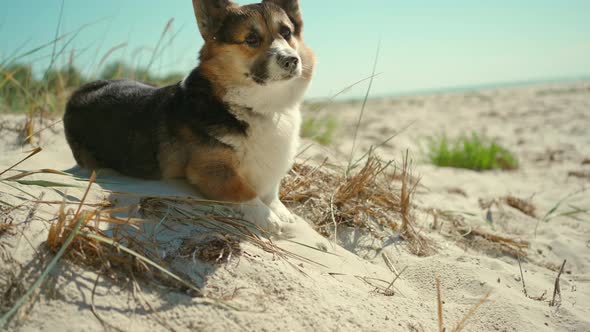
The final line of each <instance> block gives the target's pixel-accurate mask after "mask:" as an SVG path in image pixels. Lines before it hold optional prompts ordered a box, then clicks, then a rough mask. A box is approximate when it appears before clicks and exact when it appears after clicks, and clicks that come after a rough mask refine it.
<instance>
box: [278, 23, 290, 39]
mask: <svg viewBox="0 0 590 332" xmlns="http://www.w3.org/2000/svg"><path fill="white" fill-rule="evenodd" d="M279 33H280V34H281V36H283V38H285V40H287V41H288V40H289V39H291V29H289V28H288V27H286V26H284V25H283V26H282V27H281V30H280V31H279Z"/></svg>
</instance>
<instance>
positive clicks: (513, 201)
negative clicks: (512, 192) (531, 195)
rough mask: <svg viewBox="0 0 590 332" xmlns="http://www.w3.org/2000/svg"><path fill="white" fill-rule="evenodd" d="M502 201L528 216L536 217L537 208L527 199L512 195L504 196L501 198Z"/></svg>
mask: <svg viewBox="0 0 590 332" xmlns="http://www.w3.org/2000/svg"><path fill="white" fill-rule="evenodd" d="M503 200H504V202H506V204H508V205H509V206H511V207H513V208H515V209H517V210H519V211H520V212H522V213H524V214H526V215H527V216H529V217H533V218H537V213H536V211H537V208H536V207H535V206H534V205H533V204H532V203H531V202H530V201H528V200H524V199H522V198H518V197H514V196H506V197H504V198H503Z"/></svg>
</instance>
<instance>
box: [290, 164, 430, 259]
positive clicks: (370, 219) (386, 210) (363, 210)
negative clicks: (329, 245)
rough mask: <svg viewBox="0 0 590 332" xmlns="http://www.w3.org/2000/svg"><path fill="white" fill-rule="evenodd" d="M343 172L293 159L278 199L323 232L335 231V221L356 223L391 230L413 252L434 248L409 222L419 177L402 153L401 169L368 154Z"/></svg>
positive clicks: (378, 234)
mask: <svg viewBox="0 0 590 332" xmlns="http://www.w3.org/2000/svg"><path fill="white" fill-rule="evenodd" d="M345 173H346V172H344V171H341V172H337V171H334V170H331V169H329V168H328V167H326V166H325V164H321V165H319V166H317V167H312V166H309V165H306V164H296V165H295V167H294V168H293V170H292V171H291V172H290V174H289V175H288V176H287V177H286V178H285V179H284V180H283V186H282V190H281V200H282V201H283V202H284V203H285V204H287V205H288V206H289V207H290V208H291V209H292V210H293V211H294V212H296V213H297V214H298V215H300V216H302V217H304V218H305V219H307V220H310V221H312V222H313V224H314V225H315V228H316V229H317V231H318V232H319V233H320V234H322V235H324V236H325V237H328V238H330V237H333V236H334V237H335V236H336V234H338V229H339V228H340V227H353V228H360V229H363V230H366V231H367V232H369V233H370V234H371V235H372V236H374V237H375V238H377V239H383V238H384V237H385V236H386V235H388V234H391V232H396V233H399V234H400V236H401V237H402V238H404V239H405V240H407V243H408V248H409V250H410V251H411V252H412V253H414V254H416V255H419V256H426V255H429V254H431V253H433V252H434V249H433V246H432V245H431V243H430V242H429V241H428V239H427V238H426V237H424V236H423V235H422V234H420V233H419V232H417V231H416V228H415V226H414V224H415V221H414V214H413V208H414V207H413V205H412V197H413V194H414V192H415V190H416V188H417V186H418V183H419V179H417V178H415V177H413V176H412V174H411V171H410V165H409V162H408V158H407V156H406V158H405V159H404V163H403V165H402V167H401V169H400V168H399V167H396V165H394V164H393V163H392V162H384V161H382V160H381V159H379V158H377V157H375V156H369V157H368V158H367V160H366V162H365V164H364V166H363V167H362V168H360V169H358V170H356V171H355V170H353V171H351V172H348V174H347V175H343V174H345Z"/></svg>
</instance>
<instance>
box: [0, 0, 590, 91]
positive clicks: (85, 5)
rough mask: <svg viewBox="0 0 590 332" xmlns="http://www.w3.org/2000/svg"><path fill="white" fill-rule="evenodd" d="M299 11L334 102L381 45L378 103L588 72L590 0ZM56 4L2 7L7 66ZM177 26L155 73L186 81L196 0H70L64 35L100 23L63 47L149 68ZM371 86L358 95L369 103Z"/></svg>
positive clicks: (23, 1)
mask: <svg viewBox="0 0 590 332" xmlns="http://www.w3.org/2000/svg"><path fill="white" fill-rule="evenodd" d="M238 2H239V3H242V4H243V3H248V2H249V1H238ZM300 2H301V6H302V9H303V12H304V19H305V24H306V27H305V38H306V41H307V43H308V44H309V45H310V46H311V47H312V48H313V49H314V50H315V52H316V54H317V57H318V61H319V63H318V67H317V68H318V70H317V72H316V76H315V79H314V82H313V85H312V87H311V89H310V92H309V96H310V97H328V96H330V95H332V94H334V93H337V92H338V91H340V90H341V89H343V88H345V87H346V86H347V85H349V84H351V83H353V82H355V81H357V80H359V79H362V78H364V77H367V76H368V75H370V73H371V67H372V64H373V59H374V57H375V52H376V48H377V45H378V43H379V40H381V45H382V47H381V53H380V56H379V62H378V69H377V71H378V72H381V73H382V75H381V76H379V78H377V79H376V81H375V83H374V86H373V93H374V94H376V95H385V94H391V93H403V92H407V91H418V90H430V89H437V88H446V87H454V86H465V85H479V84H486V83H495V82H510V81H526V80H535V79H553V78H573V77H580V76H589V75H590V19H589V18H588V17H589V16H588V15H589V14H588V13H590V1H588V0H552V1H549V0H495V1H474V0H413V1H409V0H405V1H401V0H367V1H360V0H300ZM60 5H61V0H6V1H3V4H2V5H1V7H0V41H1V43H0V59H2V58H6V57H8V56H9V55H11V54H13V52H14V51H15V50H18V49H19V48H21V50H22V51H26V50H28V49H31V48H33V47H35V46H38V45H40V44H43V43H45V42H48V41H51V40H52V39H53V37H54V34H55V30H56V26H57V23H58V18H59V11H60ZM171 18H174V23H173V31H175V32H177V34H176V37H175V39H174V41H173V42H172V43H170V45H168V46H167V47H166V48H165V50H164V51H163V53H162V56H161V57H159V58H158V61H156V62H155V63H154V65H153V69H155V70H156V71H161V72H166V71H181V72H188V71H189V70H190V69H191V68H192V67H193V66H195V65H196V63H197V61H196V57H197V51H198V49H199V48H200V46H201V45H202V41H201V38H200V35H199V33H198V29H197V27H196V24H195V19H194V16H193V10H192V5H191V1H189V0H101V1H95V0H65V8H64V12H63V20H62V25H61V28H60V31H61V32H62V33H64V32H68V31H72V30H76V29H77V28H78V27H80V26H82V25H84V24H86V23H91V22H95V21H97V20H100V21H99V22H98V23H96V24H94V25H92V26H89V27H87V28H86V29H84V30H83V31H82V32H80V33H79V35H78V36H77V37H76V39H74V40H73V41H72V42H71V44H69V45H67V49H68V50H72V49H73V50H74V51H75V57H76V62H77V65H78V66H79V67H80V68H82V69H83V70H84V71H85V72H86V73H90V74H92V73H95V72H96V71H97V69H96V64H97V63H98V62H99V61H100V59H101V58H102V57H103V55H104V54H105V53H106V52H107V51H108V50H109V49H110V48H112V47H113V46H115V45H119V44H121V43H128V44H127V46H126V47H125V48H121V49H118V50H117V51H115V52H114V53H113V54H112V55H111V57H110V59H117V58H124V59H127V60H128V61H133V62H137V63H144V64H145V63H147V62H148V61H149V58H150V51H149V50H150V49H153V47H154V46H155V44H156V42H157V41H158V39H159V37H160V34H161V32H162V30H163V29H164V26H165V25H166V22H167V21H168V20H169V19H171ZM170 36H171V34H169V35H168V37H167V38H169V37H170ZM165 40H168V39H165ZM61 47H63V43H62V44H60V45H58V49H59V48H61ZM50 54H51V48H48V49H46V50H44V51H43V52H41V53H38V54H35V55H33V56H31V57H29V58H26V59H24V60H26V61H34V63H35V66H36V67H37V68H38V69H39V70H42V69H43V68H44V67H46V66H47V64H48V57H47V56H48V55H50ZM68 54H71V53H70V52H68ZM66 58H67V57H63V59H61V60H60V62H61V63H63V62H65V61H67V59H66ZM364 88H366V85H365V86H359V87H357V88H356V89H353V90H352V91H351V92H350V96H353V97H354V96H359V95H362V93H363V89H364Z"/></svg>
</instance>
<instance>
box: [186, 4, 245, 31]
mask: <svg viewBox="0 0 590 332" xmlns="http://www.w3.org/2000/svg"><path fill="white" fill-rule="evenodd" d="M233 6H235V4H234V3H233V2H231V1H230V0H193V8H194V10H195V16H196V18H197V24H198V25H199V31H201V35H202V36H203V38H204V39H205V40H206V41H207V40H210V39H212V38H213V37H214V36H215V33H216V32H217V30H219V28H220V27H221V24H223V20H224V19H225V16H226V15H227V12H228V10H229V9H230V8H231V7H233Z"/></svg>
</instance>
